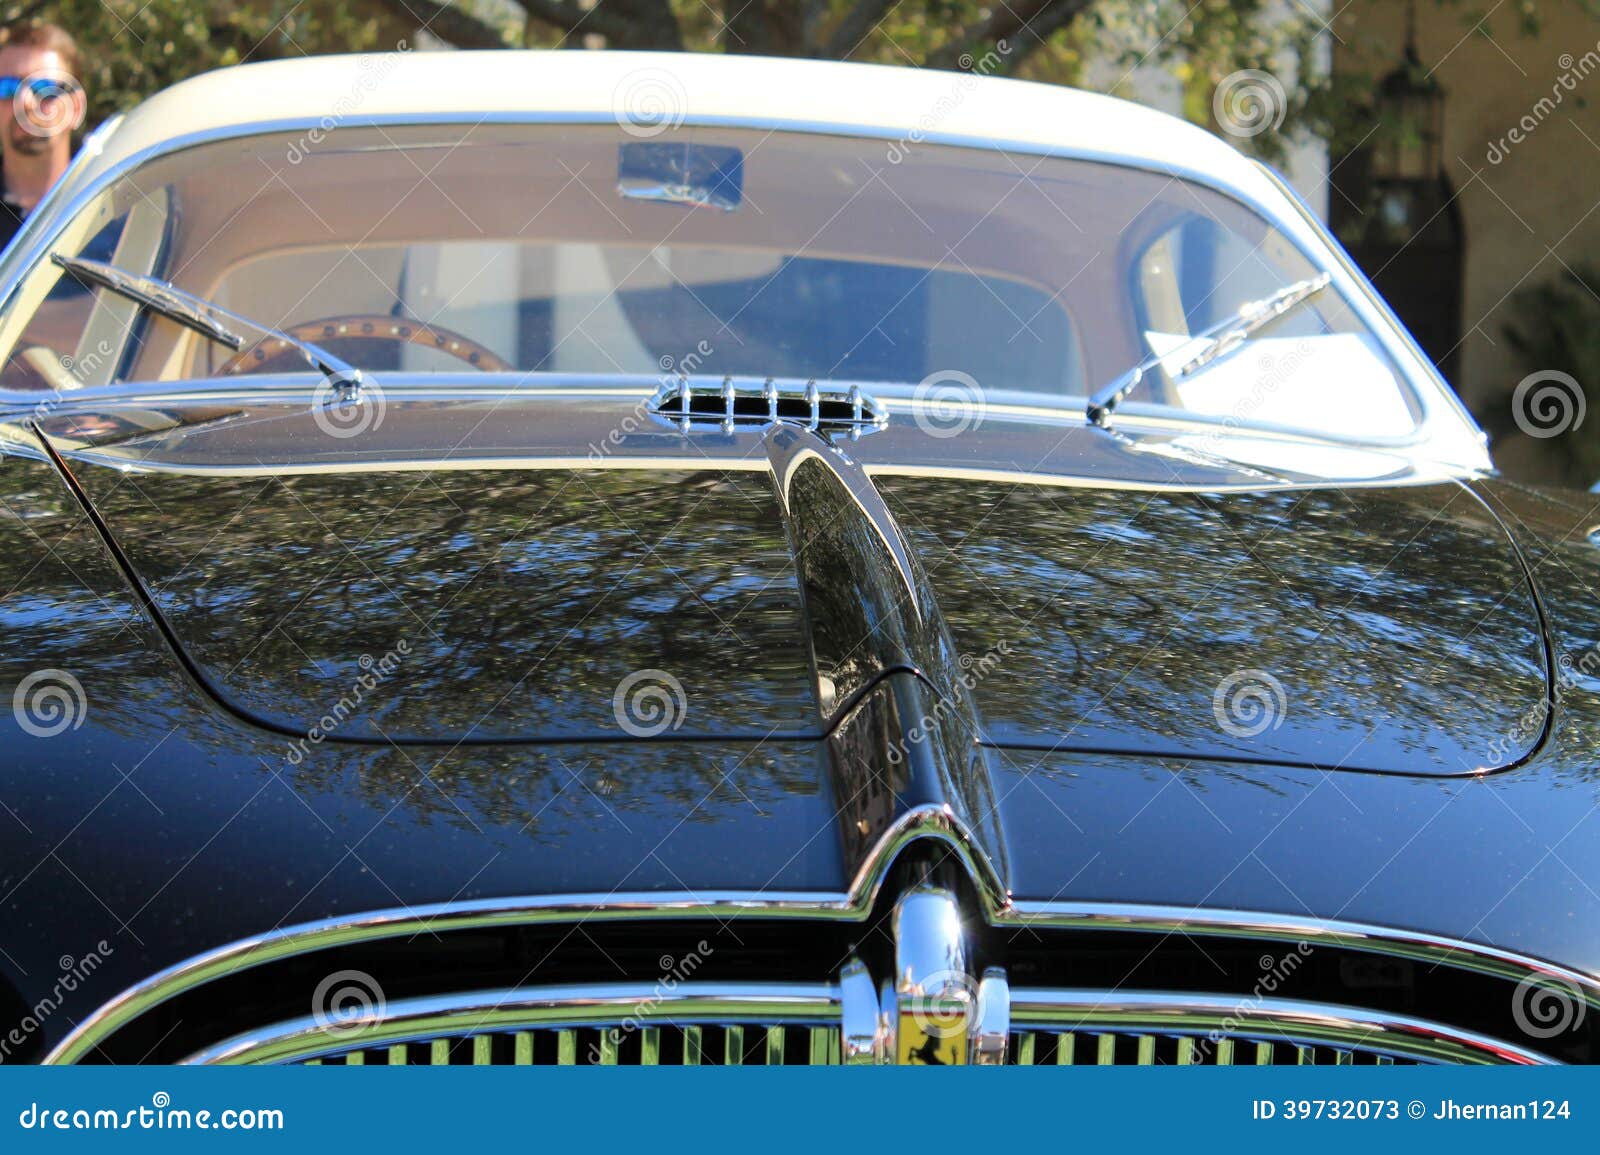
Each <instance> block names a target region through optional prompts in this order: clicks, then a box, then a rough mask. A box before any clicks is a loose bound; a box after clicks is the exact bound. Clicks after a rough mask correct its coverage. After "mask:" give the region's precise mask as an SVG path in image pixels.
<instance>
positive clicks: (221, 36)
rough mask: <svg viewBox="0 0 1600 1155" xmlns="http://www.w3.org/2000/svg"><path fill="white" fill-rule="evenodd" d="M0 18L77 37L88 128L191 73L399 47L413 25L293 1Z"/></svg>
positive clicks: (102, 1)
mask: <svg viewBox="0 0 1600 1155" xmlns="http://www.w3.org/2000/svg"><path fill="white" fill-rule="evenodd" d="M0 20H3V21H4V22H6V23H10V22H12V21H16V20H48V21H51V22H53V23H56V24H59V25H61V26H62V27H63V28H65V29H67V30H68V31H69V32H71V33H72V35H73V36H74V38H76V39H77V41H78V46H79V48H80V49H81V50H82V55H83V73H84V74H83V76H81V77H80V78H79V79H81V80H82V81H83V83H84V86H85V88H86V89H87V91H88V93H89V116H88V121H87V125H86V127H93V126H94V125H95V124H97V123H98V122H99V121H101V120H103V119H104V118H105V117H107V116H109V115H110V114H111V113H113V112H116V111H118V110H120V109H126V108H129V107H131V106H133V105H134V104H137V103H138V102H139V101H140V100H143V99H144V98H145V97H147V96H149V95H150V94H151V93H154V92H157V91H159V90H160V89H162V88H165V87H167V86H168V85H171V84H176V83H177V82H178V81H180V80H183V79H185V78H186V77H189V76H194V75H196V74H197V73H201V72H207V71H210V70H211V69H214V68H223V67H226V66H228V65H233V64H241V63H246V62H250V61H256V60H271V59H275V58H279V57H286V56H299V55H305V54H309V53H318V52H355V51H364V50H367V49H371V48H376V47H378V46H380V45H382V46H383V47H386V48H393V47H395V39H393V38H391V37H394V36H396V35H398V34H399V32H398V30H402V29H411V28H415V27H416V24H417V23H418V22H417V21H415V20H412V19H405V20H397V19H396V18H394V17H392V16H391V15H390V14H389V12H388V11H387V9H385V8H384V7H382V6H381V5H376V4H365V5H362V4H356V5H350V4H338V3H334V2H324V0H317V2H312V3H304V4H295V3H293V0H271V2H270V3H254V4H232V3H227V2H226V0H149V2H148V3H144V2H141V0H54V2H49V3H41V2H39V0H29V2H23V3H11V4H3V5H0Z"/></svg>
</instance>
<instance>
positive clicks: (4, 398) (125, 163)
mask: <svg viewBox="0 0 1600 1155" xmlns="http://www.w3.org/2000/svg"><path fill="white" fill-rule="evenodd" d="M681 123H682V124H683V125H684V126H687V127H703V128H732V129H741V128H742V129H753V130H756V131H761V130H766V131H769V132H780V131H781V132H793V133H801V134H805V133H810V134H815V135H823V136H841V137H857V138H862V139H867V140H898V139H901V137H902V136H903V132H902V130H899V129H896V128H894V127H893V126H885V125H871V124H848V123H843V122H831V121H814V120H806V119H804V118H794V119H786V118H775V117H752V116H702V115H689V116H685V117H684V118H683V120H682V122H681ZM484 124H489V125H540V124H546V125H592V126H599V127H604V126H607V125H611V126H614V125H615V124H616V117H615V113H614V111H613V110H609V109H604V110H602V109H596V110H594V111H592V112H580V113H561V114H556V113H537V112H528V113H523V112H517V113H506V112H497V113H493V114H490V115H487V116H479V117H465V116H461V115H456V114H441V115H437V116H419V115H413V114H406V115H392V116H371V115H367V116H350V117H347V118H345V119H344V120H343V121H341V123H340V126H341V127H349V128H392V127H400V126H404V125H416V126H419V127H428V126H448V125H471V126H473V127H476V126H479V125H484ZM316 127H318V125H317V123H316V122H315V121H314V120H312V119H309V118H294V117H288V118H281V119H277V120H261V121H254V122H249V123H243V124H238V125H229V126H227V127H224V128H216V129H209V130H207V131H204V132H197V133H188V134H185V135H183V136H177V137H172V138H170V139H168V140H164V141H162V142H160V143H159V144H154V145H151V146H149V147H147V148H144V149H140V150H139V151H137V152H133V153H130V154H129V155H127V156H125V157H123V158H122V159H121V160H118V161H116V162H115V163H114V164H110V165H108V166H107V167H106V168H105V169H104V170H103V171H102V172H100V173H98V174H96V175H94V176H92V177H91V178H90V179H89V180H88V181H87V183H85V185H84V187H83V188H81V189H78V190H76V191H74V192H72V194H71V197H70V199H66V200H60V201H58V204H59V206H60V207H57V205H56V204H52V205H49V206H41V208H44V207H49V208H50V209H51V210H53V211H51V212H48V213H47V212H35V213H34V214H33V216H32V217H30V220H35V221H37V225H38V229H37V232H36V234H35V235H33V236H31V237H30V236H28V235H27V231H26V230H24V232H23V233H22V234H19V236H18V237H17V241H18V242H22V243H21V244H20V245H16V246H14V247H13V248H12V249H8V250H7V251H6V252H5V253H4V259H0V310H4V309H6V308H8V307H10V305H11V300H12V297H13V296H14V294H15V293H16V291H17V288H18V287H19V286H20V284H21V282H22V279H23V277H24V276H25V275H26V273H27V272H28V270H30V269H32V268H33V267H34V265H36V264H37V263H38V262H39V261H40V260H42V259H43V258H44V257H45V256H46V255H47V253H48V251H49V250H50V249H51V248H53V247H54V245H55V243H56V240H57V238H58V237H59V236H60V234H61V232H62V231H63V230H64V228H65V227H66V224H67V222H68V221H70V220H71V219H72V218H73V217H74V216H75V215H76V214H77V213H78V212H79V211H80V210H81V209H82V208H83V207H84V206H85V205H87V204H88V203H90V201H91V200H92V199H93V198H94V197H95V196H97V195H98V194H99V193H100V192H102V191H103V190H104V189H105V188H106V187H108V186H109V185H111V184H112V183H114V182H115V181H116V180H118V179H120V178H121V177H123V176H125V175H126V174H128V173H129V172H131V171H132V170H134V169H136V168H138V167H139V166H140V165H143V164H146V163H148V162H149V161H151V160H155V159H158V158H160V157H163V156H168V155H171V154H173V153H177V152H181V151H183V150H184V149H188V148H193V147H195V146H197V145H202V144H210V143H215V142H217V141H221V140H238V139H245V138H249V137H254V136H267V135H271V134H274V133H293V132H304V131H307V130H309V129H312V128H316ZM919 141H920V142H921V143H924V144H930V145H943V146H948V147H953V148H976V149H982V150H985V151H1000V152H1012V153H1016V154H1017V155H1019V156H1040V157H1048V158H1052V159H1056V158H1059V159H1063V160H1077V161H1084V162H1088V163H1094V164H1109V165H1118V166H1120V167H1123V168H1128V169H1133V170H1136V171H1140V172H1146V173H1152V174H1155V175H1157V176H1164V177H1168V178H1176V179H1180V180H1185V181H1189V182H1192V183H1194V184H1196V185H1199V186H1201V187H1203V188H1208V189H1210V190H1212V191H1213V192H1217V193H1220V194H1222V195H1224V196H1228V197H1231V198H1232V199H1233V200H1235V201H1237V202H1239V203H1240V204H1242V205H1244V206H1245V207H1247V208H1249V209H1251V210H1253V211H1254V212H1256V213H1258V214H1259V215H1261V216H1262V217H1264V218H1265V219H1266V220H1268V221H1270V222H1273V223H1274V224H1275V225H1277V224H1285V223H1287V224H1289V225H1292V226H1294V227H1286V228H1284V229H1282V230H1281V231H1283V233H1284V235H1285V236H1286V237H1287V238H1288V239H1289V241H1290V243H1291V244H1293V245H1294V247H1295V249H1296V250H1297V251H1298V252H1299V253H1300V254H1301V255H1302V256H1303V257H1304V258H1305V259H1306V260H1308V261H1309V262H1311V264H1312V266H1313V267H1316V268H1321V267H1322V261H1321V260H1320V259H1319V257H1320V256H1321V255H1325V252H1326V251H1332V252H1333V253H1334V254H1335V256H1337V257H1338V258H1339V264H1338V268H1337V269H1336V270H1335V278H1334V287H1335V288H1336V289H1337V291H1338V292H1339V294H1340V296H1341V297H1342V298H1343V299H1344V300H1345V301H1346V302H1347V303H1348V304H1350V306H1351V307H1352V308H1353V309H1354V310H1355V312H1356V313H1357V314H1358V315H1359V316H1360V317H1361V318H1362V320H1363V321H1364V322H1365V323H1366V324H1367V325H1368V326H1369V327H1370V328H1371V329H1372V330H1373V332H1374V333H1375V334H1376V335H1377V337H1378V339H1379V341H1380V342H1381V343H1382V344H1383V345H1384V346H1385V348H1386V349H1387V350H1388V352H1389V353H1390V356H1391V357H1393V359H1394V360H1395V361H1396V363H1397V364H1398V365H1399V367H1400V368H1401V370H1402V372H1403V373H1404V376H1405V379H1406V382H1407V384H1408V386H1409V387H1410V389H1411V391H1412V392H1413V393H1415V394H1417V396H1418V397H1419V400H1420V404H1421V405H1422V406H1423V420H1422V421H1421V423H1420V424H1419V427H1418V429H1417V431H1416V436H1415V440H1414V442H1412V444H1414V445H1415V447H1416V448H1417V449H1418V450H1421V451H1424V455H1425V456H1426V452H1425V451H1426V450H1428V449H1429V448H1439V447H1440V446H1441V444H1442V445H1444V447H1446V448H1447V449H1448V448H1449V441H1450V440H1453V439H1450V438H1446V437H1443V431H1442V430H1441V429H1440V428H1438V426H1439V425H1441V424H1442V423H1443V422H1444V421H1445V420H1448V421H1449V423H1450V424H1451V425H1454V426H1455V427H1456V429H1455V432H1456V434H1457V435H1458V437H1459V435H1460V434H1461V433H1462V432H1463V431H1464V430H1470V432H1471V433H1473V434H1476V436H1477V437H1479V438H1481V437H1482V431H1481V430H1479V429H1478V428H1477V426H1476V425H1475V424H1474V423H1473V422H1472V421H1471V419H1470V418H1468V417H1465V416H1464V410H1463V409H1462V406H1461V403H1460V400H1459V399H1458V398H1456V397H1455V395H1454V394H1453V392H1451V390H1450V389H1449V386H1448V385H1445V384H1444V382H1443V379H1442V378H1440V377H1439V376H1438V374H1437V371H1435V370H1434V369H1433V367H1432V366H1431V364H1430V363H1429V362H1428V360H1427V358H1426V357H1425V356H1424V355H1422V354H1421V352H1420V350H1419V349H1418V347H1417V345H1416V343H1415V342H1414V341H1412V340H1410V339H1409V338H1408V336H1407V335H1406V334H1405V333H1404V330H1403V329H1400V328H1399V327H1398V324H1397V322H1396V321H1395V320H1394V317H1393V313H1392V312H1389V311H1387V309H1386V308H1385V309H1380V308H1378V307H1377V306H1375V305H1374V303H1373V296H1372V291H1371V290H1370V288H1368V287H1366V282H1365V278H1364V277H1362V276H1361V275H1360V274H1359V272H1357V271H1356V270H1355V269H1354V266H1353V265H1351V264H1350V262H1349V258H1348V257H1347V256H1345V255H1344V253H1343V250H1342V249H1340V248H1339V247H1338V246H1337V244H1330V243H1329V239H1328V234H1327V232H1326V230H1325V229H1321V228H1320V227H1319V222H1316V221H1315V218H1314V217H1310V218H1309V220H1308V219H1307V218H1308V216H1309V214H1308V212H1307V210H1305V209H1304V207H1303V202H1302V201H1300V200H1299V199H1298V197H1297V195H1295V194H1294V193H1293V191H1292V190H1289V191H1288V192H1287V193H1286V192H1285V188H1286V186H1285V184H1284V182H1283V181H1282V179H1281V178H1280V177H1278V176H1277V175H1276V174H1275V173H1274V172H1273V171H1272V170H1271V169H1270V168H1268V167H1266V166H1258V167H1257V171H1258V172H1259V173H1260V174H1261V175H1262V177H1263V179H1264V180H1265V181H1266V182H1267V184H1268V185H1269V187H1272V188H1273V189H1274V191H1276V192H1278V193H1279V195H1280V196H1282V197H1283V198H1284V199H1285V200H1286V201H1287V202H1288V203H1289V205H1290V206H1291V208H1293V209H1294V210H1295V215H1294V216H1293V217H1291V218H1289V221H1288V222H1285V220H1284V216H1283V214H1282V212H1281V208H1282V206H1281V205H1272V204H1269V203H1268V202H1267V201H1266V200H1264V199H1263V198H1261V197H1259V196H1257V195H1256V193H1254V192H1253V191H1251V190H1250V189H1249V188H1247V187H1245V186H1244V185H1241V184H1237V183H1234V182H1231V181H1227V180H1223V179H1219V178H1218V177H1217V176H1216V175H1215V174H1213V173H1209V172H1203V171H1200V170H1198V169H1193V168H1190V167H1189V166H1186V165H1181V164H1160V163H1156V162H1154V161H1150V160H1146V159H1142V158H1139V157H1130V156H1126V155H1123V154H1119V153H1110V152H1105V151H1102V150H1098V149H1084V148H1074V147H1072V146H1071V145H1069V144H1050V145H1046V144H1041V143H1038V142H1027V141H1016V140H1008V139H1006V138H1003V137H970V136H966V135H963V134H960V133H947V132H939V131H937V130H930V131H928V132H926V133H924V134H922V135H921V136H920V137H919ZM84 151H87V150H84ZM80 155H82V153H80ZM85 167H87V166H85ZM69 184H70V182H69V181H68V180H66V179H63V180H62V181H61V182H58V185H57V187H58V188H64V187H67V186H69ZM62 195H63V196H65V195H66V194H65V193H64V192H63V194H62ZM1317 245H1320V246H1321V247H1322V249H1323V250H1324V253H1323V254H1319V253H1318V252H1316V251H1315V246H1317ZM37 400H38V398H37V397H34V398H33V400H32V401H29V400H28V398H27V395H26V394H22V393H19V392H18V391H16V390H0V404H11V403H15V402H22V403H26V404H32V403H34V402H36V401H37ZM1441 407H1442V409H1441ZM1428 459H1429V460H1430V461H1434V462H1436V463H1438V464H1445V465H1454V466H1458V467H1461V468H1465V469H1472V470H1490V469H1492V468H1493V466H1492V463H1491V462H1490V460H1489V456H1488V452H1487V449H1486V448H1485V447H1484V446H1483V445H1482V444H1481V443H1480V444H1478V445H1477V451H1476V453H1475V454H1473V455H1470V456H1469V457H1468V458H1466V459H1463V458H1462V457H1461V456H1457V455H1453V454H1452V453H1447V454H1446V455H1443V456H1437V457H1432V456H1430V457H1428Z"/></svg>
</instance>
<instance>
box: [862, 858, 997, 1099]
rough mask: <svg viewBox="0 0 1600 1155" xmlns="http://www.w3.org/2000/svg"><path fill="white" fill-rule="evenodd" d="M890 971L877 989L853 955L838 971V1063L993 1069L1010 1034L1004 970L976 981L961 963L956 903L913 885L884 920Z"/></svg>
mask: <svg viewBox="0 0 1600 1155" xmlns="http://www.w3.org/2000/svg"><path fill="white" fill-rule="evenodd" d="M890 932H891V934H892V935H893V937H894V944H895V946H894V968H895V969H894V974H893V975H892V976H891V977H889V978H886V979H884V980H883V982H882V984H881V985H880V986H879V988H878V993H877V997H876V1000H875V1002H876V1005H875V1006H874V1005H873V1004H874V998H873V991H872V981H871V978H870V975H869V972H868V970H867V967H866V965H865V964H864V963H862V962H861V961H860V960H858V959H852V960H851V961H850V962H849V963H847V964H846V965H845V967H844V969H843V970H842V971H841V972H840V975H839V987H840V996H841V1001H842V1002H843V1014H842V1023H843V1036H844V1038H843V1042H844V1047H843V1051H844V1059H845V1062H846V1063H891V1064H896V1065H899V1066H927V1067H955V1066H961V1065H964V1064H967V1063H972V1064H977V1065H983V1066H999V1065H1002V1064H1004V1063H1005V1061H1006V1047H1007V1044H1008V1042H1009V1039H1010V1033H1011V995H1010V988H1009V986H1008V985H1007V983H1006V976H1005V971H1003V970H1002V969H1000V968H999V967H990V968H989V969H988V970H986V971H984V972H983V977H982V979H981V980H980V979H976V978H974V976H973V971H972V968H971V966H970V965H969V963H968V956H967V942H966V934H965V931H964V929H963V925H962V913H961V906H960V904H959V903H958V902H957V901H956V897H955V895H954V894H953V893H951V892H950V891H949V890H946V889H944V888H943V887H937V886H930V885H919V886H915V887H912V888H911V889H910V890H907V891H906V892H905V893H904V894H903V895H901V896H900V899H899V901H898V902H896V903H895V907H894V913H893V914H892V915H891V917H890Z"/></svg>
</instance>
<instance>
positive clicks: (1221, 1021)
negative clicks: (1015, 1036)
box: [1011, 988, 1554, 1065]
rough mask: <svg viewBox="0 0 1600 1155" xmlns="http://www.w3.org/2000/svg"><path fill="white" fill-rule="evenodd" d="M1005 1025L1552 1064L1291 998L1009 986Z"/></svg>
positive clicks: (1376, 1014) (1436, 1029)
mask: <svg viewBox="0 0 1600 1155" xmlns="http://www.w3.org/2000/svg"><path fill="white" fill-rule="evenodd" d="M1011 1027H1012V1029H1013V1030H1024V1031H1025V1030H1029V1029H1036V1028H1043V1029H1045V1030H1060V1031H1080V1030H1081V1031H1090V1032H1093V1031H1096V1030H1104V1029H1107V1028H1110V1029H1114V1030H1116V1031H1119V1032H1121V1031H1127V1032H1132V1031H1138V1032H1149V1033H1154V1034H1160V1035H1184V1036H1190V1037H1193V1036H1195V1035H1207V1036H1213V1035H1215V1036H1235V1037H1237V1036H1246V1037H1251V1038H1256V1037H1260V1038H1264V1039H1269V1040H1274V1041H1282V1042H1290V1043H1305V1044H1322V1045H1326V1046H1333V1047H1354V1048H1357V1049H1360V1050H1369V1051H1379V1052H1382V1053H1384V1054H1388V1055H1393V1056H1396V1057H1404V1058H1414V1059H1423V1060H1427V1061H1430V1062H1445V1063H1517V1064H1535V1065H1551V1064H1553V1063H1554V1060H1552V1059H1550V1058H1549V1057H1548V1056H1545V1055H1541V1054H1539V1053H1537V1052H1535V1051H1530V1050H1527V1049H1526V1048H1523V1047H1518V1046H1514V1045H1513V1044H1510V1043H1506V1042H1503V1041H1501V1040H1499V1039H1491V1038H1489V1037H1487V1036H1485V1035H1479V1034H1476V1033H1475V1032H1472V1031H1462V1030H1457V1029H1456V1028H1454V1027H1449V1026H1445V1025H1444V1024H1442V1023H1435V1022H1429V1021H1428V1020H1425V1019H1415V1018H1411V1017H1410V1016H1407V1015H1392V1014H1388V1013H1387V1012H1383V1011H1369V1010H1364V1009H1362V1008H1360V1007H1347V1006H1340V1005H1337V1004H1334V1003H1314V1002H1302V1001H1300V1000H1297V999H1259V1000H1257V999H1252V998H1238V997H1228V996H1223V995H1193V994H1181V993H1143V992H1140V993H1126V992H1121V991H1115V992H1108V991H1095V990H1019V989H1015V988H1013V990H1012V992H1011Z"/></svg>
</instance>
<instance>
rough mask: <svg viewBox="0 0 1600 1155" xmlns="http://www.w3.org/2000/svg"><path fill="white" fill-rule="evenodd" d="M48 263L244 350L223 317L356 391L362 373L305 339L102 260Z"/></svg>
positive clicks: (56, 258)
mask: <svg viewBox="0 0 1600 1155" xmlns="http://www.w3.org/2000/svg"><path fill="white" fill-rule="evenodd" d="M50 259H51V260H52V261H54V262H55V263H56V264H58V265H60V266H61V267H62V268H63V269H65V270H67V272H69V273H71V274H72V275H73V276H75V277H78V278H79V279H81V280H84V281H88V282H90V283H92V284H96V285H100V286H103V287H104V288H107V289H110V290H111V291H112V292H113V293H116V294H117V295H118V296H121V297H126V298H128V300H130V301H134V302H136V303H138V304H140V305H143V306H144V307H145V308H146V309H149V310H150V311H151V312H152V313H158V314H160V315H161V316H163V317H167V318H169V319H171V320H173V321H176V322H177V323H178V324H180V325H182V326H184V327H185V328H187V329H192V330H194V331H195V332H196V333H199V334H200V335H201V336H202V337H208V338H210V339H211V340H213V341H215V342H217V343H218V344H219V345H226V346H227V347H228V348H230V349H232V350H234V351H235V352H237V351H238V350H240V349H242V348H244V343H245V342H244V338H243V337H241V336H239V334H237V333H235V332H234V331H233V330H232V329H230V328H228V327H227V326H226V325H224V324H223V323H222V319H223V318H226V319H227V320H229V321H232V322H234V323H235V324H238V325H243V326H245V327H246V328H248V329H254V330H255V331H256V332H258V333H260V334H261V335H262V336H263V337H265V338H268V339H271V340H276V341H282V342H283V343H284V344H285V345H288V346H289V347H290V348H292V349H294V350H296V351H297V352H299V354H300V355H301V356H302V357H304V358H305V359H306V361H307V362H309V363H310V364H311V366H312V367H313V368H315V369H316V370H317V371H318V372H319V373H321V374H322V375H323V376H324V377H326V378H327V379H328V380H329V382H331V383H332V384H334V385H336V386H338V387H339V388H340V389H341V390H349V391H352V392H353V391H356V390H359V389H360V387H361V370H359V369H357V368H356V367H355V366H353V365H350V364H349V363H347V362H345V361H344V360H342V359H340V358H338V357H335V356H334V355H333V354H332V353H330V352H328V351H327V350H326V349H324V348H322V347H321V346H319V345H313V344H312V343H311V342H310V341H302V340H301V339H300V338H298V337H292V336H290V335H289V334H288V333H285V332H283V331H281V330H279V329H274V328H273V327H272V326H271V325H263V324H262V323H261V322H260V321H252V320H251V319H250V318H249V317H246V316H243V315H242V314H239V313H235V312H233V311H232V310H231V309H225V308H223V307H222V306H221V305H218V304H215V303H214V302H211V301H207V300H205V299H204V298H201V297H196V296H195V295H194V294H192V293H186V292H184V291H183V290H182V289H180V288H178V286H176V285H174V284H172V283H171V282H170V281H163V280H159V279H158V278H156V277H147V276H144V275H142V274H140V273H130V272H128V271H127V270H126V269H119V268H117V266H115V265H108V264H106V263H105V262H104V261H91V260H88V259H87V258H84V257H67V256H63V255H62V254H60V253H51V254H50Z"/></svg>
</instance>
